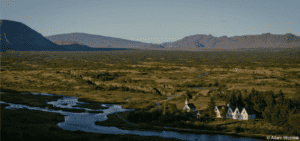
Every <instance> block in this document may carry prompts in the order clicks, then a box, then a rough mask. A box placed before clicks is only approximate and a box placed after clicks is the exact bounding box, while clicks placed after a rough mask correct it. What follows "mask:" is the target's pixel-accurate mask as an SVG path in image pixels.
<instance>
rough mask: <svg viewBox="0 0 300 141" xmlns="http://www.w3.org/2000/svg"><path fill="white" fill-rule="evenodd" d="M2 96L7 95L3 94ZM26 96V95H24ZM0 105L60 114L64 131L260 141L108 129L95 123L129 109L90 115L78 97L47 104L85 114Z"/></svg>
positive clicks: (246, 140) (190, 140)
mask: <svg viewBox="0 0 300 141" xmlns="http://www.w3.org/2000/svg"><path fill="white" fill-rule="evenodd" d="M1 94H5V93H3V92H1ZM22 94H26V93H22ZM31 94H34V95H46V96H55V95H51V94H45V93H31ZM0 103H4V104H9V105H10V106H7V107H6V109H15V108H16V109H18V108H27V109H30V110H40V111H45V112H53V113H60V114H62V115H65V121H64V122H60V123H58V124H57V125H58V126H59V127H60V128H62V129H64V130H70V131H76V130H80V131H85V132H93V133H103V134H132V135H140V136H159V137H164V138H176V139H182V140H188V141H195V140H201V141H208V140H225V141H226V140H243V141H254V140H255V141H258V139H252V138H240V137H232V136H226V135H206V134H186V133H184V134H182V133H178V132H172V131H162V132H154V131H137V130H122V129H119V128H116V127H107V126H98V125H95V121H104V120H106V119H107V115H108V114H112V113H116V112H124V111H130V110H129V109H123V108H122V106H121V105H114V104H103V105H102V106H105V107H108V109H98V110H96V111H103V113H89V112H88V111H95V110H91V109H88V108H80V107H74V106H76V105H77V104H88V103H84V102H80V101H78V98H77V97H70V96H65V97H63V98H61V99H59V100H57V101H50V102H47V104H51V105H53V106H55V107H60V108H69V109H74V108H75V109H84V110H85V112H82V113H76V112H65V111H62V110H51V109H48V108H40V107H30V106H27V105H21V104H12V103H6V102H4V101H0ZM182 130H191V129H182Z"/></svg>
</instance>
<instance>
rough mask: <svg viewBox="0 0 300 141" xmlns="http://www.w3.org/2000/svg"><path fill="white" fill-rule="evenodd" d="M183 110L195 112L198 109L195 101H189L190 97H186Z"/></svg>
mask: <svg viewBox="0 0 300 141" xmlns="http://www.w3.org/2000/svg"><path fill="white" fill-rule="evenodd" d="M183 110H187V111H188V112H195V111H196V107H195V105H194V104H193V103H189V100H188V98H186V100H185V105H184V107H183Z"/></svg>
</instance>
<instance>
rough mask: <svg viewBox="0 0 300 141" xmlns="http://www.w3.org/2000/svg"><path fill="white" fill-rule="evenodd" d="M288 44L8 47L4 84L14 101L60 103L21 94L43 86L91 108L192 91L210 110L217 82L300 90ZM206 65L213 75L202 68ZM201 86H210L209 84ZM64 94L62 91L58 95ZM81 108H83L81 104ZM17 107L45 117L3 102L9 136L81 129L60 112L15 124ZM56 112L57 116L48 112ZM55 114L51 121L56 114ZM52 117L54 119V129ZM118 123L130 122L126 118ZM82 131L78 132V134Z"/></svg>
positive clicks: (180, 100) (142, 103) (231, 127)
mask: <svg viewBox="0 0 300 141" xmlns="http://www.w3.org/2000/svg"><path fill="white" fill-rule="evenodd" d="M281 51H282V52H281ZM281 51H280V52H263V51H260V52H259V51H250V52H235V51H225V52H216V51H214V52H208V51H206V52H194V51H149V50H130V51H128V50H126V51H111V52H18V51H8V52H1V68H0V70H1V86H0V88H1V91H2V92H7V93H9V95H6V96H4V94H1V100H3V101H5V102H9V103H21V104H25V105H29V106H38V107H48V108H54V107H50V106H49V105H47V104H45V102H46V100H50V99H49V97H47V98H46V97H39V98H37V97H35V96H26V95H22V96H21V95H20V94H19V93H18V92H36V93H39V92H44V93H49V94H55V95H60V96H76V97H78V98H79V101H83V102H88V103H90V104H89V105H81V107H83V106H87V108H92V109H100V108H104V107H101V106H100V104H101V103H112V104H121V105H123V107H124V108H134V109H140V108H146V107H149V105H150V106H151V104H152V105H153V103H154V102H159V101H162V100H165V99H166V96H170V95H173V96H175V95H177V97H175V98H173V99H171V100H169V101H168V102H169V103H172V104H176V107H177V108H178V109H180V110H181V109H182V108H183V106H184V100H185V98H186V97H187V96H190V97H191V99H190V103H194V105H195V106H196V110H204V109H206V107H207V106H208V102H209V100H210V96H215V95H219V94H220V93H219V92H218V91H217V90H213V89H212V88H215V89H218V90H219V91H221V92H222V93H228V92H230V91H231V90H233V89H239V90H242V92H243V94H245V93H248V92H250V90H251V89H252V88H255V89H256V90H258V91H268V90H273V91H274V92H275V93H277V92H278V91H279V90H282V92H283V93H284V95H285V97H287V98H293V97H294V96H295V95H296V93H297V91H298V92H299V86H300V82H299V80H300V79H299V78H300V66H299V62H300V56H299V53H296V52H299V49H286V50H284V49H282V50H281ZM205 72H206V73H208V75H202V74H203V73H205ZM198 75H201V77H198ZM195 87H208V88H209V89H197V88H195ZM154 89H155V90H154ZM57 98H59V96H58V97H55V98H53V99H52V100H54V99H57ZM126 100H129V101H130V102H127V101H126ZM215 101H216V105H225V102H224V100H223V99H218V98H217V99H216V100H215ZM56 108H57V107H56ZM54 109H55V108H54ZM58 109H59V108H58ZM72 110H73V109H72ZM72 110H70V111H72ZM34 112H35V111H34ZM34 112H33V113H34ZM74 112H77V111H76V110H75V111H74ZM78 112H81V111H80V110H78ZM11 114H18V116H21V115H24V114H31V115H32V116H33V117H30V119H24V121H28V120H29V121H31V120H33V119H35V118H40V116H37V117H35V115H39V113H38V112H35V113H34V114H32V113H31V111H28V110H27V111H26V110H24V109H23V110H18V112H17V111H14V112H11V111H10V110H2V111H1V115H2V120H1V123H2V130H1V132H3V133H5V135H8V136H10V135H12V134H16V135H14V136H15V137H16V138H18V139H19V138H23V137H25V138H26V134H27V136H28V137H29V134H31V133H29V130H33V129H34V130H33V131H36V130H40V131H47V132H48V131H50V130H53V131H51V136H55V137H57V138H58V137H60V136H63V134H65V136H63V137H62V139H66V138H67V137H69V136H70V137H71V136H73V134H74V132H68V133H67V131H61V129H59V128H58V127H54V126H55V124H56V123H57V121H55V120H54V121H55V122H53V123H51V124H50V123H48V121H42V123H40V124H39V123H34V124H32V126H29V125H28V124H30V122H28V123H27V122H22V123H21V121H19V120H16V121H17V122H15V124H14V126H11V127H10V128H9V127H8V124H3V123H5V122H9V121H10V122H12V121H14V120H15V119H10V118H8V117H10V116H12V115H11ZM41 116H42V115H41ZM45 116H48V115H45ZM57 116H59V115H55V116H54V115H53V118H54V119H57V118H58V117H57ZM3 117H6V118H4V119H5V120H7V121H5V120H3ZM50 117H52V116H51V115H49V118H50ZM55 117H56V118H55ZM24 118H25V117H24ZM8 120H9V121H8ZM50 121H51V122H52V120H49V122H50ZM32 122H33V121H32ZM187 122H192V123H186V124H188V125H183V126H187V127H189V126H195V127H198V128H199V126H201V127H203V128H204V127H206V128H211V129H212V130H214V129H217V128H220V131H223V129H224V131H227V130H228V131H230V132H235V131H239V130H240V129H242V128H243V130H244V129H245V128H249V127H250V126H251V128H252V129H254V127H259V126H261V127H263V128H266V127H267V126H268V129H267V128H266V129H265V130H267V131H270V132H271V133H277V131H276V132H275V131H273V128H274V129H275V128H276V127H274V126H271V125H265V124H264V125H260V124H263V123H255V124H254V123H253V124H250V123H232V122H231V123H230V124H229V123H228V122H229V121H216V122H209V125H208V124H203V123H200V122H198V121H187ZM19 124H20V125H21V124H22V126H19ZM46 124H47V125H49V127H47V129H46V127H45V125H46ZM3 125H5V126H3ZM52 126H53V127H52ZM116 126H125V125H124V124H123V123H121V124H119V125H116ZM50 127H51V129H50ZM269 128H270V129H269ZM3 129H5V130H3ZM24 129H28V130H26V131H25V130H24ZM221 129H222V130H221ZM225 129H226V130H225ZM23 130H24V131H23ZM262 130H263V129H262ZM16 131H20V134H23V135H19V134H18V135H17V133H18V132H16ZM21 131H22V132H21ZM27 131H28V132H27ZM257 131H261V130H257ZM278 131H280V130H278ZM77 133H78V134H81V135H82V136H80V137H81V138H80V139H84V138H88V137H89V136H90V134H89V133H81V132H79V131H78V132H76V133H75V134H77ZM245 133H249V134H250V133H251V134H252V133H253V134H259V133H256V130H250V131H247V132H245ZM266 134H267V133H266ZM24 135H25V136H24ZM39 136H40V135H39V132H37V134H36V137H39ZM49 136H50V135H49ZM78 136H79V135H78ZM91 136H95V137H93V138H95V139H97V138H101V139H102V138H106V139H107V140H118V139H120V138H122V139H124V138H126V137H125V136H119V137H118V136H115V135H101V137H99V134H97V135H91ZM104 136H105V137H104ZM40 137H41V136H40ZM76 137H77V136H75V135H74V137H72V138H74V139H75V138H76ZM78 138H79V137H78ZM132 138H140V137H138V136H134V137H132ZM76 139H77V138H76ZM89 139H90V138H89ZM143 139H144V138H143ZM145 139H146V138H145Z"/></svg>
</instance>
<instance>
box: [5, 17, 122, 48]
mask: <svg viewBox="0 0 300 141" xmlns="http://www.w3.org/2000/svg"><path fill="white" fill-rule="evenodd" d="M0 25H1V30H0V35H1V36H0V38H1V40H0V41H1V52H4V51H6V50H18V51H110V50H116V49H114V48H110V49H105V48H101V49H94V48H91V47H89V46H86V45H80V44H71V45H58V44H55V43H53V42H52V41H50V40H49V39H47V38H45V37H44V36H42V34H40V33H38V32H36V31H35V30H33V29H31V28H30V27H28V26H26V25H25V24H23V23H21V22H16V21H10V20H0ZM71 43H73V42H71ZM123 49H124V48H119V49H118V50H123Z"/></svg>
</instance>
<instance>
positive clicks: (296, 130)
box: [288, 113, 300, 136]
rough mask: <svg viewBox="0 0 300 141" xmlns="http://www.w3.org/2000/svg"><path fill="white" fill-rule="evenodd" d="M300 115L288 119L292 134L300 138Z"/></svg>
mask: <svg viewBox="0 0 300 141" xmlns="http://www.w3.org/2000/svg"><path fill="white" fill-rule="evenodd" d="M299 119H300V114H299V113H298V114H295V115H292V116H290V117H289V118H288V123H289V125H290V126H291V130H290V133H291V134H293V135H294V136H300V120H299Z"/></svg>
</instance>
